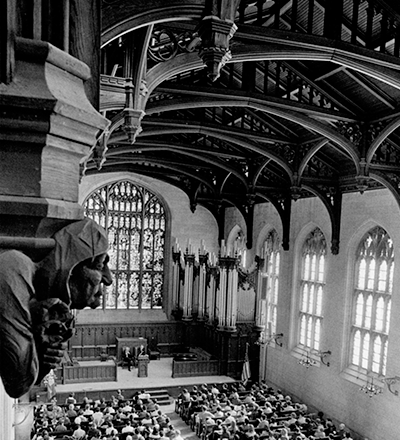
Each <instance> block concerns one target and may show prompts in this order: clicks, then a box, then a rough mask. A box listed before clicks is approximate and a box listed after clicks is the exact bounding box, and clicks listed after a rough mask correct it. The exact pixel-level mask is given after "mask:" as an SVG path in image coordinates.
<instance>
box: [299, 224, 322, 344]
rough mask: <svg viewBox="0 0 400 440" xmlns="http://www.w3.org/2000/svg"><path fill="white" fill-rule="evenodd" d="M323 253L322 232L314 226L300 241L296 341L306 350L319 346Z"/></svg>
mask: <svg viewBox="0 0 400 440" xmlns="http://www.w3.org/2000/svg"><path fill="white" fill-rule="evenodd" d="M325 255H326V241H325V237H324V234H323V233H322V231H321V230H320V229H319V228H315V229H314V231H312V232H311V233H310V234H308V236H307V238H306V240H305V242H304V245H303V252H302V271H301V286H300V314H299V330H300V331H299V342H300V345H301V346H303V347H305V348H307V349H309V350H317V351H319V350H320V346H319V345H320V340H321V328H322V300H323V294H324V288H325Z"/></svg>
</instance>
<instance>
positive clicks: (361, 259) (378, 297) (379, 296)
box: [352, 227, 394, 375]
mask: <svg viewBox="0 0 400 440" xmlns="http://www.w3.org/2000/svg"><path fill="white" fill-rule="evenodd" d="M356 264H357V265H358V271H357V279H356V280H355V286H356V288H355V290H354V295H355V296H356V301H355V311H354V314H353V329H357V328H359V329H361V328H362V329H363V330H362V335H363V336H362V343H361V345H362V346H361V358H355V356H354V352H353V356H352V363H353V364H355V365H357V366H360V367H362V368H365V370H366V372H367V373H370V372H372V373H376V374H379V375H384V374H385V373H384V371H385V369H386V355H387V343H388V340H387V337H388V333H389V323H390V304H391V300H390V295H391V293H392V288H393V271H394V250H393V242H392V240H391V239H390V237H389V236H388V234H387V233H386V231H385V230H384V229H382V228H380V227H376V228H374V229H371V230H370V231H369V232H368V233H367V234H366V236H365V237H364V239H363V241H362V242H361V243H360V246H359V248H358V250H357V262H356ZM360 291H361V292H360ZM356 334H358V333H357V332H356ZM371 344H372V345H371ZM353 345H354V341H353Z"/></svg>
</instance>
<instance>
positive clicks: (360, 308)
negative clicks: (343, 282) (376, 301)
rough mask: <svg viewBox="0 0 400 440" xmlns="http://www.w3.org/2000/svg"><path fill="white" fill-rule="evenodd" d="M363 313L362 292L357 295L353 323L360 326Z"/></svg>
mask: <svg viewBox="0 0 400 440" xmlns="http://www.w3.org/2000/svg"><path fill="white" fill-rule="evenodd" d="M363 314H364V296H363V294H362V293H360V294H359V295H358V297H357V304H356V319H355V323H356V325H358V326H359V327H361V326H362V322H363Z"/></svg>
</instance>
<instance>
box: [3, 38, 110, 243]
mask: <svg viewBox="0 0 400 440" xmlns="http://www.w3.org/2000/svg"><path fill="white" fill-rule="evenodd" d="M89 77H90V70H89V68H88V67H87V66H86V64H84V63H82V62H81V61H79V60H77V59H76V58H73V57H72V56H71V55H68V54H67V53H65V52H63V51H62V50H60V49H57V48H56V47H54V46H52V45H51V44H49V43H46V42H44V41H40V40H28V39H24V38H17V39H16V43H15V71H14V74H13V77H12V81H11V82H10V83H9V84H0V97H1V100H0V125H1V130H0V163H1V173H0V248H1V247H3V248H4V247H16V245H15V242H16V240H15V238H18V237H21V240H20V247H27V246H28V247H31V248H36V249H37V248H40V247H42V244H43V247H48V246H51V243H49V242H48V241H45V240H44V241H43V240H41V238H48V237H49V236H51V235H52V234H53V233H54V232H55V231H57V230H58V229H60V228H61V227H62V226H64V225H65V224H67V223H68V222H71V221H73V220H77V219H80V218H82V217H83V211H82V207H81V206H80V205H79V204H78V186H79V162H80V160H81V159H82V158H83V157H84V156H85V155H87V154H88V153H89V150H90V148H91V147H92V146H93V145H94V143H95V139H96V134H97V133H98V132H99V131H100V130H103V129H104V128H105V127H106V126H107V123H108V121H107V120H106V119H105V118H103V117H102V116H101V115H100V114H99V113H98V112H97V111H96V110H95V109H94V108H93V107H92V105H91V103H90V102H89V100H88V98H87V97H86V95H85V91H84V82H85V81H86V80H87V79H88V78H89ZM10 236H11V237H13V239H14V242H13V243H11V244H10V242H9V240H8V238H9V237H10ZM17 241H18V240H17ZM27 243H28V245H27Z"/></svg>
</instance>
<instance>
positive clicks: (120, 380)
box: [56, 357, 236, 403]
mask: <svg viewBox="0 0 400 440" xmlns="http://www.w3.org/2000/svg"><path fill="white" fill-rule="evenodd" d="M171 374H172V357H166V358H161V359H159V360H152V361H150V363H149V365H148V377H138V369H137V368H132V370H131V371H128V369H127V367H124V368H122V367H117V381H111V382H85V383H74V384H66V385H61V384H59V385H57V386H56V392H57V400H58V401H59V402H60V403H61V402H63V400H64V399H65V398H66V397H67V396H68V393H70V392H72V391H73V392H75V394H76V395H77V397H78V400H80V399H79V397H82V395H84V396H88V397H91V398H95V399H97V398H99V397H105V398H106V399H107V398H109V396H110V395H111V394H115V393H116V390H118V389H120V390H122V391H123V392H124V395H125V396H126V397H127V398H130V397H131V395H133V394H134V393H135V392H136V391H138V390H141V389H143V388H145V389H146V390H149V391H150V390H152V389H154V390H156V389H160V388H162V389H165V390H168V391H169V394H170V395H171V396H172V397H176V395H177V393H179V389H180V387H190V386H193V385H198V384H203V383H225V382H227V383H230V382H236V381H235V379H233V378H231V377H229V376H194V377H181V378H172V377H171Z"/></svg>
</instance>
